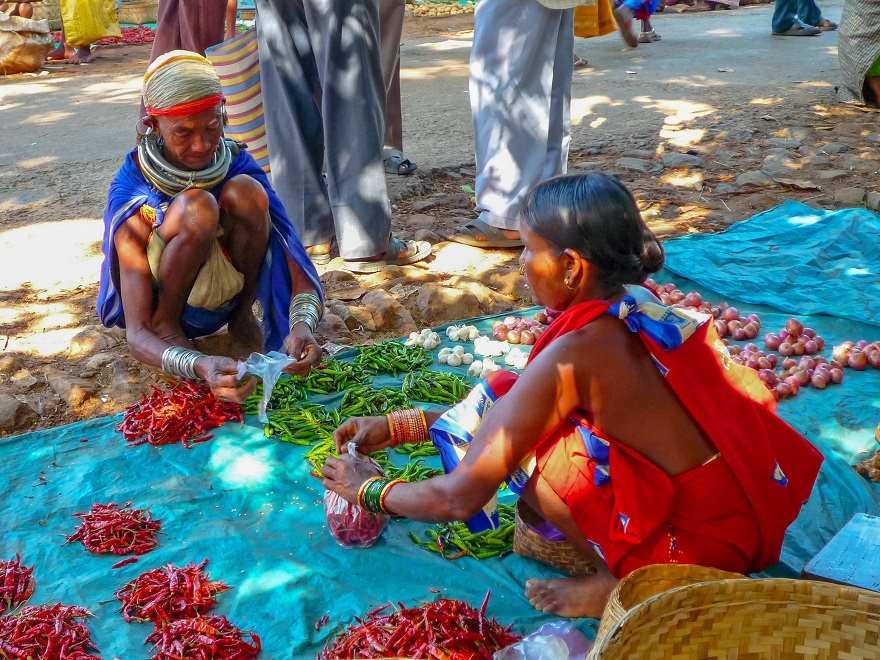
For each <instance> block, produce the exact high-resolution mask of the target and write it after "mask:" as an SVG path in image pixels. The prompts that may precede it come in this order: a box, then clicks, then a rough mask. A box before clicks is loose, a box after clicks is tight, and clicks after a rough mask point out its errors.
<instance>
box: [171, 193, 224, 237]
mask: <svg viewBox="0 0 880 660" xmlns="http://www.w3.org/2000/svg"><path fill="white" fill-rule="evenodd" d="M219 224H220V207H219V206H218V204H217V200H216V199H214V196H213V195H212V194H211V193H209V192H207V191H205V190H199V189H192V190H187V191H185V192H182V193H180V194H179V195H178V196H177V197H175V198H174V201H173V202H171V204H170V205H169V207H168V210H167V211H166V212H165V220H164V221H163V222H162V226H161V228H160V232H161V234H162V237H163V238H164V239H165V240H166V241H167V240H170V239H171V238H173V237H174V236H176V235H177V234H180V233H181V232H185V233H186V234H188V235H190V236H194V237H205V238H214V237H216V235H217V227H218V226H219Z"/></svg>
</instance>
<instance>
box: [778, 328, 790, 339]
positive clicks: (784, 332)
mask: <svg viewBox="0 0 880 660" xmlns="http://www.w3.org/2000/svg"><path fill="white" fill-rule="evenodd" d="M776 334H778V335H779V338H780V339H781V340H782V341H785V340H786V339H788V330H786V329H785V328H783V329H782V330H780V331H779V332H777V333H776Z"/></svg>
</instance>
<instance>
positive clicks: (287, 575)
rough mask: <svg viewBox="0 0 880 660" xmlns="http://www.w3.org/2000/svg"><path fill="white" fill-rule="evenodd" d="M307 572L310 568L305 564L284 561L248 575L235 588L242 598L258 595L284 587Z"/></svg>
mask: <svg viewBox="0 0 880 660" xmlns="http://www.w3.org/2000/svg"><path fill="white" fill-rule="evenodd" d="M309 572H310V569H309V568H306V566H305V565H300V564H294V563H291V562H286V563H284V564H278V565H276V566H275V567H274V568H270V569H268V570H264V571H259V572H258V573H257V574H256V575H248V577H247V578H245V580H244V581H243V582H241V584H239V585H237V586H236V587H235V590H236V591H237V592H238V593H239V594H241V595H242V597H244V598H247V597H249V596H259V595H260V594H265V593H269V592H271V591H275V590H276V589H281V588H282V587H286V586H287V585H289V584H292V583H294V582H296V581H297V580H299V579H300V578H302V577H303V576H305V575H307V574H308V573H309Z"/></svg>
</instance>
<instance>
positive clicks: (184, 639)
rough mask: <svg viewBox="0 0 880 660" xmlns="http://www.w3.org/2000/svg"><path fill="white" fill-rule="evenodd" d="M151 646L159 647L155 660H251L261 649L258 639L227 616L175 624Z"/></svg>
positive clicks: (155, 636)
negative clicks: (238, 626) (249, 639)
mask: <svg viewBox="0 0 880 660" xmlns="http://www.w3.org/2000/svg"><path fill="white" fill-rule="evenodd" d="M245 635H247V636H248V637H250V638H251V641H250V643H248V642H247V641H245V639H244V636H245ZM147 642H148V643H150V644H154V645H155V646H154V647H153V655H152V656H151V660H180V659H181V658H186V659H187V660H232V659H233V658H234V659H235V660H251V658H256V657H257V656H258V655H259V654H260V649H261V644H260V638H259V637H257V635H255V634H254V633H252V632H246V633H245V632H242V631H241V630H240V629H239V628H237V627H235V626H234V625H232V624H231V623H230V622H229V621H228V620H227V618H226V617H225V616H209V617H204V618H197V619H184V620H182V621H174V622H173V623H170V624H168V625H167V626H165V627H164V628H162V629H159V630H155V631H154V632H153V634H152V635H150V636H149V637H147Z"/></svg>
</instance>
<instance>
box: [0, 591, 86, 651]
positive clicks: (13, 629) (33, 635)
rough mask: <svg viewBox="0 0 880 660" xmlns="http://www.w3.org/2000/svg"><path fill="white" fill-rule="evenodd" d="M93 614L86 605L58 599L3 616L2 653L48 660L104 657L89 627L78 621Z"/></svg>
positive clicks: (0, 636) (1, 631) (1, 619)
mask: <svg viewBox="0 0 880 660" xmlns="http://www.w3.org/2000/svg"><path fill="white" fill-rule="evenodd" d="M89 616H92V613H91V612H89V611H88V610H87V609H85V608H84V607H74V606H68V605H62V604H60V603H57V604H55V605H41V606H40V607H24V608H22V610H21V612H19V613H18V614H17V615H16V616H4V617H0V657H3V658H45V660H101V658H100V657H99V656H97V655H92V654H93V653H97V652H98V650H97V649H96V648H95V646H94V644H92V639H91V635H90V634H89V629H88V628H87V627H86V625H85V624H84V623H81V622H79V621H77V620H78V619H84V618H86V617H89Z"/></svg>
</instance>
